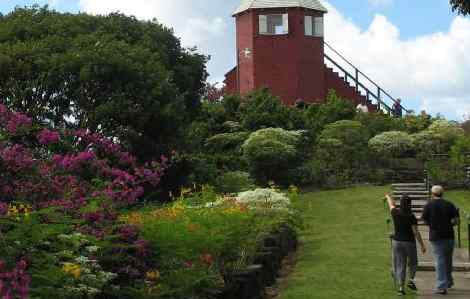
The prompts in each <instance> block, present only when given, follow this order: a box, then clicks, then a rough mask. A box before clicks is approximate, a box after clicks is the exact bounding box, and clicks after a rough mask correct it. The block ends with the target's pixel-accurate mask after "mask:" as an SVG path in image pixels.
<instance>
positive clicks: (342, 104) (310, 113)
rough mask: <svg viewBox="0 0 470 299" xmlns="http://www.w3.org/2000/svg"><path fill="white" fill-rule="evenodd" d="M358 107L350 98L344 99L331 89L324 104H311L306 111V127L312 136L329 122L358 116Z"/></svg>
mask: <svg viewBox="0 0 470 299" xmlns="http://www.w3.org/2000/svg"><path fill="white" fill-rule="evenodd" d="M356 114H357V112H356V107H355V106H354V104H353V102H352V101H350V100H346V99H342V98H340V97H338V96H337V95H336V92H335V91H334V90H330V91H329V93H328V95H327V98H326V102H325V103H324V104H322V105H310V106H309V108H308V109H307V110H306V112H305V122H306V124H305V128H306V129H308V130H309V131H310V132H311V134H312V136H315V135H316V134H318V133H319V132H321V131H322V130H323V128H324V127H325V126H326V125H327V124H331V123H333V122H336V121H339V120H352V119H354V117H355V116H356Z"/></svg>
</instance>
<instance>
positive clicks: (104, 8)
mask: <svg viewBox="0 0 470 299" xmlns="http://www.w3.org/2000/svg"><path fill="white" fill-rule="evenodd" d="M239 2H240V0H132V1H130V0H36V1H33V0H0V12H2V13H7V12H8V11H10V10H11V9H13V8H14V7H15V6H16V5H20V6H23V5H30V4H33V3H39V4H50V5H51V6H52V7H54V8H56V9H58V10H62V11H79V10H80V11H86V12H89V13H93V14H105V13H109V12H112V11H121V12H124V13H126V14H132V15H135V16H136V17H138V18H141V19H153V18H157V19H158V21H160V22H161V23H164V24H165V25H167V26H168V27H172V28H174V30H175V33H176V34H177V35H178V36H179V37H180V38H181V40H182V43H183V44H184V45H185V46H188V47H192V46H197V47H198V48H199V50H200V51H201V52H202V53H205V54H207V55H210V56H211V61H210V63H209V65H208V68H209V72H210V74H211V78H210V79H211V81H213V82H221V81H222V80H223V76H224V74H225V72H226V71H227V70H229V69H231V68H232V67H233V66H234V65H235V28H234V21H233V19H232V18H231V13H232V12H233V11H234V10H235V8H236V7H237V6H238V4H239ZM323 2H324V4H325V5H326V6H327V7H328V9H329V13H328V15H327V16H326V19H325V22H326V24H325V31H326V33H325V34H326V37H325V39H326V41H327V42H329V43H330V44H332V45H333V46H334V47H335V48H336V49H337V50H339V51H340V52H341V53H342V54H344V56H346V57H347V58H348V59H349V60H351V61H352V62H353V63H354V64H355V65H357V66H358V67H359V68H360V69H361V70H362V71H363V72H364V73H366V74H368V75H370V77H372V78H373V79H374V80H376V81H377V82H378V83H379V84H381V85H382V86H383V87H384V88H385V89H386V90H388V91H389V92H390V93H391V94H392V95H393V96H395V97H401V98H403V99H404V103H405V106H406V107H407V108H410V109H414V110H415V111H421V110H423V109H425V110H426V111H428V112H431V113H433V114H437V113H440V114H443V115H445V116H447V117H449V118H452V119H456V120H460V119H462V117H463V116H464V115H470V54H468V53H470V18H463V17H459V16H456V15H455V14H453V13H452V12H451V11H450V7H449V4H448V0H431V1H430V0H413V1H410V0H328V1H326V0H325V1H323ZM431 3H432V4H431Z"/></svg>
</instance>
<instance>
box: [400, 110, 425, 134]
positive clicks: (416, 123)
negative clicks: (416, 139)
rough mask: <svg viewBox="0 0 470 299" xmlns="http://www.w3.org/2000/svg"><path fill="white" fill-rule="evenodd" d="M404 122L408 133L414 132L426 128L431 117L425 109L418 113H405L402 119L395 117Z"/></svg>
mask: <svg viewBox="0 0 470 299" xmlns="http://www.w3.org/2000/svg"><path fill="white" fill-rule="evenodd" d="M397 120H399V121H402V122H404V126H405V129H406V131H407V132H408V133H410V134H414V133H418V132H421V131H424V130H426V129H427V128H429V126H431V124H432V123H433V119H432V117H431V116H430V115H428V114H427V113H426V112H425V111H423V112H421V114H420V115H412V114H407V115H406V116H405V117H404V118H403V119H397Z"/></svg>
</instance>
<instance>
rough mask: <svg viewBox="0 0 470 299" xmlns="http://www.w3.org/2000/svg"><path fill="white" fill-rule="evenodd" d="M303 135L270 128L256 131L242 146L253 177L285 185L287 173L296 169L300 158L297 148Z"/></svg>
mask: <svg viewBox="0 0 470 299" xmlns="http://www.w3.org/2000/svg"><path fill="white" fill-rule="evenodd" d="M301 137H302V135H301V134H300V133H299V132H297V131H286V130H284V129H281V128H268V129H262V130H259V131H256V132H254V133H252V134H251V135H250V137H249V138H248V139H247V140H246V141H245V143H244V144H243V145H242V150H243V156H244V157H245V159H246V160H247V161H248V164H249V165H250V167H251V170H252V174H253V176H254V177H255V178H256V179H257V180H258V181H259V182H264V183H266V182H267V181H268V180H274V181H276V182H277V183H285V179H286V177H285V175H286V173H285V171H286V170H287V169H289V168H294V167H295V164H296V163H297V161H298V159H299V157H298V154H299V151H298V148H297V146H298V145H299V143H300V141H301Z"/></svg>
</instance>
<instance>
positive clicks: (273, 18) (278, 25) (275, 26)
mask: <svg viewBox="0 0 470 299" xmlns="http://www.w3.org/2000/svg"><path fill="white" fill-rule="evenodd" d="M288 33H289V16H288V14H282V15H281V14H279V15H260V16H259V34H263V35H283V34H288Z"/></svg>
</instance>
